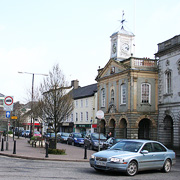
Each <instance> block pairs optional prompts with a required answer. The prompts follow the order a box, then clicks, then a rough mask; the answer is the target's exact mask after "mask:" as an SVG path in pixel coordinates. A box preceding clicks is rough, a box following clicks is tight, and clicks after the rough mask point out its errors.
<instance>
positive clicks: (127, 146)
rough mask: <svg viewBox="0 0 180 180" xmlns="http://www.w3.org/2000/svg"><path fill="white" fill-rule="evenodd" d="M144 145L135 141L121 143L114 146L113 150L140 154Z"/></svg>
mask: <svg viewBox="0 0 180 180" xmlns="http://www.w3.org/2000/svg"><path fill="white" fill-rule="evenodd" d="M142 144H143V143H141V142H135V141H121V142H118V143H117V144H115V145H114V146H112V147H111V148H110V149H111V150H120V151H129V152H138V150H139V149H140V147H141V146H142Z"/></svg>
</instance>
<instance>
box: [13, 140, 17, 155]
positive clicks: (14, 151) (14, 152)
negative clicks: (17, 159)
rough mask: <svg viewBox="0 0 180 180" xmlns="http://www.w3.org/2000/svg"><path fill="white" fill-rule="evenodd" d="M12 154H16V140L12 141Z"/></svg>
mask: <svg viewBox="0 0 180 180" xmlns="http://www.w3.org/2000/svg"><path fill="white" fill-rule="evenodd" d="M13 154H16V141H14V149H13Z"/></svg>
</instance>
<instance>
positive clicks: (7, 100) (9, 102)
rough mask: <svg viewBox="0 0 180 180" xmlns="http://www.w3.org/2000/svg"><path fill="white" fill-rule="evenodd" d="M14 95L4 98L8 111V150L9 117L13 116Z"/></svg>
mask: <svg viewBox="0 0 180 180" xmlns="http://www.w3.org/2000/svg"><path fill="white" fill-rule="evenodd" d="M13 102H14V100H13V96H6V97H5V98H4V104H3V105H4V111H6V118H8V120H7V132H6V134H7V141H6V150H8V131H9V123H8V121H9V119H10V117H11V111H13Z"/></svg>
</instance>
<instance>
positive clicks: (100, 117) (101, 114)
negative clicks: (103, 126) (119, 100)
mask: <svg viewBox="0 0 180 180" xmlns="http://www.w3.org/2000/svg"><path fill="white" fill-rule="evenodd" d="M96 117H97V119H98V120H99V122H98V124H99V146H98V151H100V121H101V119H103V118H104V112H103V111H102V110H99V111H97V112H96Z"/></svg>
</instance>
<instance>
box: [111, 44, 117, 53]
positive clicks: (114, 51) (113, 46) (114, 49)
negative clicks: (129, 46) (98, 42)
mask: <svg viewBox="0 0 180 180" xmlns="http://www.w3.org/2000/svg"><path fill="white" fill-rule="evenodd" d="M116 49H117V47H116V43H113V45H112V52H113V54H115V53H116Z"/></svg>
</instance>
